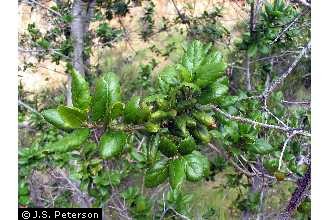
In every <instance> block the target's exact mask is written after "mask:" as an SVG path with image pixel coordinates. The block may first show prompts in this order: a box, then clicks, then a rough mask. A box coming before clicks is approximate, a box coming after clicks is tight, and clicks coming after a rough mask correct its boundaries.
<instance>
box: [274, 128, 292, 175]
mask: <svg viewBox="0 0 330 220" xmlns="http://www.w3.org/2000/svg"><path fill="white" fill-rule="evenodd" d="M295 135H296V133H295V132H292V133H291V134H289V135H288V138H287V139H286V140H285V142H284V144H283V147H282V151H281V155H280V159H279V163H278V170H280V169H281V166H282V160H283V155H284V152H285V149H286V146H287V145H288V143H289V141H290V140H291V139H292V138H293V137H294V136H295Z"/></svg>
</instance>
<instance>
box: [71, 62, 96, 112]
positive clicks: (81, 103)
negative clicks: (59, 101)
mask: <svg viewBox="0 0 330 220" xmlns="http://www.w3.org/2000/svg"><path fill="white" fill-rule="evenodd" d="M69 72H70V74H71V77H72V81H71V91H72V103H73V106H74V107H76V108H79V109H80V110H82V111H87V110H88V108H89V106H90V103H91V95H90V92H89V86H88V83H87V82H86V80H85V78H84V77H83V76H82V75H81V74H79V72H77V71H76V70H75V69H73V68H71V69H70V70H69Z"/></svg>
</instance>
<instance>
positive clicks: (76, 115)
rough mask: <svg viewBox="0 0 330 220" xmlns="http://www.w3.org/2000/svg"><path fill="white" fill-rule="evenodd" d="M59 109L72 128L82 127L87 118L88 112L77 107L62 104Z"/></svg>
mask: <svg viewBox="0 0 330 220" xmlns="http://www.w3.org/2000/svg"><path fill="white" fill-rule="evenodd" d="M57 111H58V113H59V114H60V116H61V117H62V118H63V120H64V122H65V123H67V124H68V125H69V126H70V127H72V128H80V127H81V126H82V124H83V123H84V122H85V121H86V119H87V114H86V112H83V111H81V110H80V109H78V108H75V107H68V106H64V105H60V106H59V107H58V108H57Z"/></svg>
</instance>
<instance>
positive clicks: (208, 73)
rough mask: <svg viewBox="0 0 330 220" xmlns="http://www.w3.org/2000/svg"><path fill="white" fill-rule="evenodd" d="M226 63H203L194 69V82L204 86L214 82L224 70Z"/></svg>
mask: <svg viewBox="0 0 330 220" xmlns="http://www.w3.org/2000/svg"><path fill="white" fill-rule="evenodd" d="M226 68H227V65H226V64H225V63H224V62H220V63H212V64H205V65H203V66H201V67H199V68H198V69H197V70H196V76H195V84H196V85H197V86H199V87H200V88H204V87H206V86H209V85H210V84H212V83H214V82H215V81H216V80H217V79H218V78H219V77H221V76H222V75H223V73H224V71H225V70H226Z"/></svg>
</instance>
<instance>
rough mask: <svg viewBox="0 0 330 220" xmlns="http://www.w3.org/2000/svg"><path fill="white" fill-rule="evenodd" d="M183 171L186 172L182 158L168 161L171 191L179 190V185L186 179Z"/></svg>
mask: <svg viewBox="0 0 330 220" xmlns="http://www.w3.org/2000/svg"><path fill="white" fill-rule="evenodd" d="M185 170H186V163H185V160H184V159H183V158H177V159H174V160H172V161H170V164H169V178H170V185H171V188H172V189H173V190H174V189H178V188H181V185H182V183H183V181H184V179H185V177H186V174H185Z"/></svg>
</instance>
